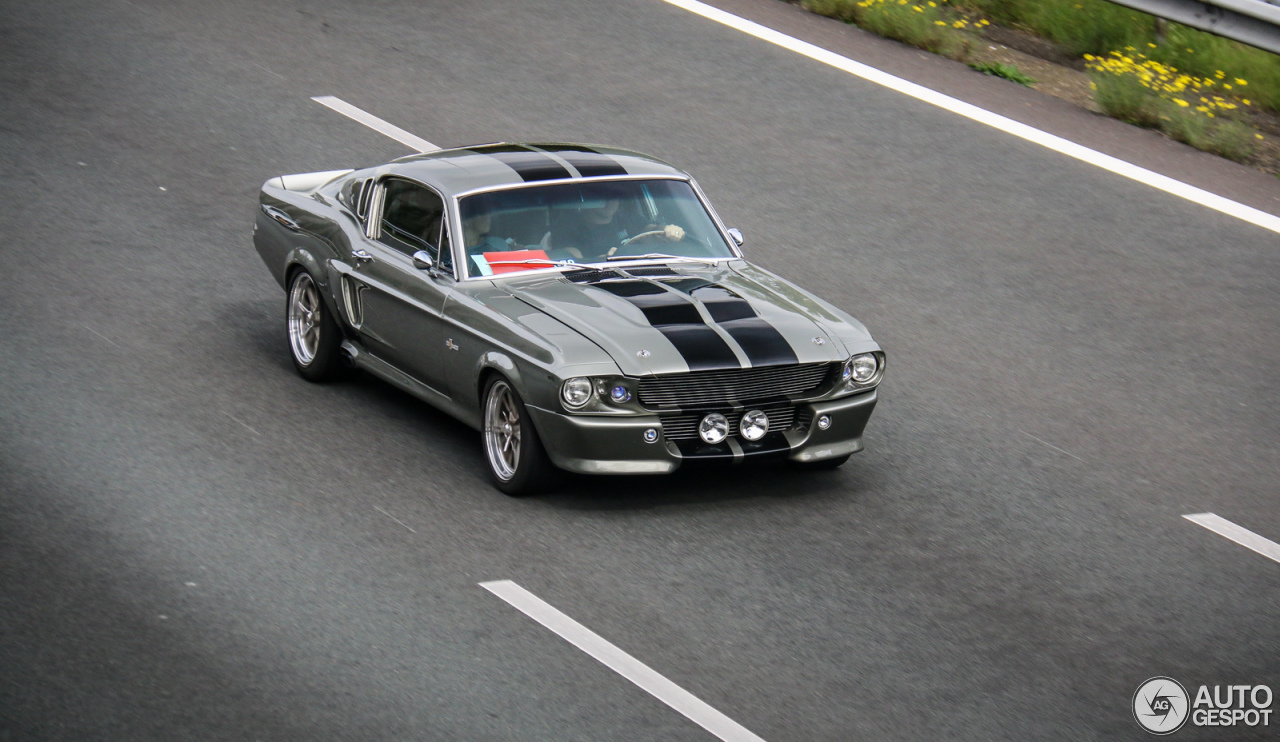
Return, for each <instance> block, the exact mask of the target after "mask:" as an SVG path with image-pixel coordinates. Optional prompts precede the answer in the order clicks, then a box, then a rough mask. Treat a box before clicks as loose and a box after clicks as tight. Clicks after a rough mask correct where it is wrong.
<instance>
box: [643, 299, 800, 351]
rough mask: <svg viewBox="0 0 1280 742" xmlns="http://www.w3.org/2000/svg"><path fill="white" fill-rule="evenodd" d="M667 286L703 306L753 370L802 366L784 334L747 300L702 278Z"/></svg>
mask: <svg viewBox="0 0 1280 742" xmlns="http://www.w3.org/2000/svg"><path fill="white" fill-rule="evenodd" d="M663 283H665V284H666V285H668V286H671V287H672V288H674V289H677V290H679V291H683V292H685V293H687V294H689V296H692V297H693V298H695V299H697V300H698V301H699V302H701V303H702V305H703V306H705V307H706V308H707V313H708V314H710V315H711V319H713V320H715V322H716V324H718V325H720V326H721V327H723V328H724V331H725V332H727V333H729V337H731V338H733V339H734V342H736V343H737V344H738V345H739V346H740V347H741V348H742V352H743V353H745V354H746V355H747V358H748V360H750V361H751V365H752V366H753V367H760V366H784V365H787V364H792V363H799V362H800V359H799V357H797V356H796V352H795V350H794V349H793V348H792V347H791V344H790V343H788V342H787V339H786V338H784V337H783V336H782V333H780V332H778V329H777V328H776V327H774V326H773V325H771V324H769V323H768V322H766V321H765V320H764V319H762V318H761V317H760V316H759V315H758V314H756V310H755V308H754V307H752V306H751V304H750V303H749V302H748V301H747V300H746V299H743V298H742V297H741V296H738V295H737V294H735V293H733V292H732V291H730V290H729V289H726V288H725V287H723V286H720V285H718V284H714V283H711V282H710V281H704V280H702V279H700V278H682V279H676V280H673V281H663Z"/></svg>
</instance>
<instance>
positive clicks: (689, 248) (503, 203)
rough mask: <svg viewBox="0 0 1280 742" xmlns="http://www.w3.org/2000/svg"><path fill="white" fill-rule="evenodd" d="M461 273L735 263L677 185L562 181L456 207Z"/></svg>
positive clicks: (706, 217) (698, 205)
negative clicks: (654, 260)
mask: <svg viewBox="0 0 1280 742" xmlns="http://www.w3.org/2000/svg"><path fill="white" fill-rule="evenodd" d="M461 210H462V231H463V238H464V243H465V247H466V253H467V259H466V262H467V273H468V275H471V276H480V275H484V276H489V275H494V274H500V273H510V272H514V271H527V270H539V269H544V268H550V267H554V266H556V265H560V264H564V263H603V262H606V261H608V260H609V259H611V258H612V259H615V260H617V259H619V258H621V257H625V256H629V255H634V256H643V255H650V254H662V255H671V256H677V257H689V258H701V259H706V258H728V257H733V252H732V250H730V248H729V245H728V243H726V242H725V240H724V237H722V236H721V234H720V231H719V230H718V229H717V228H716V225H715V222H713V221H712V219H711V215H710V214H708V213H707V210H706V209H705V208H703V206H702V202H701V201H699V200H698V196H697V194H696V193H694V190H693V187H692V186H691V185H689V183H687V182H685V181H682V180H631V181H605V182H589V183H564V184H560V185H548V186H539V187H531V188H516V189H512V190H507V191H495V192H491V193H481V194H477V195H475V196H468V197H466V198H464V199H462V201H461Z"/></svg>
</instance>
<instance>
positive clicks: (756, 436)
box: [738, 410, 769, 441]
mask: <svg viewBox="0 0 1280 742" xmlns="http://www.w3.org/2000/svg"><path fill="white" fill-rule="evenodd" d="M768 432H769V416H768V415H766V414H764V412H762V411H760V410H752V411H750V412H748V413H747V414H745V415H743V416H742V421H741V422H739V423H738V433H739V434H740V435H742V437H743V438H746V439H747V440H749V441H758V440H760V439H761V438H763V437H764V434H765V433H768Z"/></svg>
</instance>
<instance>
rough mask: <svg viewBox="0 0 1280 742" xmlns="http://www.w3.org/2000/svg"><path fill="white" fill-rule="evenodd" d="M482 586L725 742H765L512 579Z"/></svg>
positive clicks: (481, 584)
mask: <svg viewBox="0 0 1280 742" xmlns="http://www.w3.org/2000/svg"><path fill="white" fill-rule="evenodd" d="M480 587H483V588H484V589H485V590H488V591H489V592H491V593H493V594H494V595H497V596H498V597H499V598H502V599H503V600H505V601H507V602H508V603H510V604H511V605H512V606H514V607H515V608H516V609H517V610H519V611H520V612H521V613H523V614H525V615H526V616H528V617H529V618H532V619H533V620H534V621H537V622H538V623H540V624H542V625H543V626H545V627H547V628H548V629H551V631H553V632H555V633H556V634H559V635H560V638H562V639H564V640H565V641H567V642H569V643H570V644H572V645H573V646H575V647H577V648H578V649H581V650H582V651H584V652H586V653H587V654H589V655H591V656H592V657H594V658H596V659H597V660H599V661H600V662H601V663H603V664H604V665H605V666H606V667H608V668H609V669H610V670H613V671H614V672H616V673H618V674H619V675H621V676H622V677H624V678H626V679H627V680H630V681H631V682H633V683H635V684H636V685H638V686H640V688H642V689H643V690H645V691H646V692H648V693H650V694H651V695H653V696H654V697H655V698H657V699H658V700H659V701H662V702H663V703H665V704H667V705H668V706H670V707H671V708H673V709H675V710H676V711H679V712H680V713H682V714H684V715H685V716H686V717H688V718H689V719H690V720H691V721H692V722H693V723H695V724H697V725H698V726H700V727H702V728H703V729H706V730H707V731H708V732H711V733H712V734H714V735H715V736H717V737H719V738H720V739H722V740H725V742H764V740H763V739H761V738H760V737H758V736H756V735H755V734H753V733H752V732H751V731H749V730H748V729H746V728H745V727H743V726H742V725H741V724H739V723H737V722H736V721H734V720H733V719H730V718H729V717H727V716H725V715H724V714H722V713H720V712H719V711H716V710H715V709H713V708H711V706H709V705H707V704H706V703H705V702H703V701H702V700H700V699H698V698H697V697H696V696H694V695H693V694H692V693H690V692H689V691H687V690H685V689H684V688H681V687H680V686H678V685H676V684H675V683H673V682H671V681H670V680H667V679H666V678H664V677H663V676H661V675H659V674H658V673H657V672H655V671H653V670H652V669H651V668H650V667H649V666H648V665H646V664H644V663H643V662H641V661H640V660H638V659H636V658H635V657H632V656H631V655H629V654H627V653H626V652H624V651H622V650H621V649H618V648H617V647H615V646H614V645H612V644H610V643H609V642H607V641H605V640H604V639H603V638H602V637H601V636H600V635H599V634H597V633H595V632H594V631H592V630H591V629H588V628H587V627H586V626H583V625H582V624H580V623H578V622H577V621H574V620H573V619H572V618H569V617H568V616H566V615H565V614H563V613H561V612H560V611H558V610H556V609H555V608H553V607H552V606H551V605H550V604H548V603H546V602H544V601H543V600H542V599H541V598H539V597H538V596H536V595H534V594H533V593H531V592H529V591H528V590H525V589H524V588H522V587H520V586H519V585H517V584H516V583H514V582H512V581H511V580H498V581H496V582H482V583H480Z"/></svg>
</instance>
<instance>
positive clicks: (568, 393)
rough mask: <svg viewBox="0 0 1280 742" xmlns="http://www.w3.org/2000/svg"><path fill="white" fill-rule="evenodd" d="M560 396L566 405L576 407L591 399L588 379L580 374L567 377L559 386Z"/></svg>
mask: <svg viewBox="0 0 1280 742" xmlns="http://www.w3.org/2000/svg"><path fill="white" fill-rule="evenodd" d="M560 397H561V398H562V399H564V403H565V405H566V406H568V407H572V408H574V409H575V410H576V409H578V408H579V407H581V406H583V405H584V404H586V403H587V402H588V401H590V399H591V381H590V379H584V378H583V377H581V376H575V377H574V378H572V379H569V380H568V381H566V382H565V383H564V386H563V387H561V388H560Z"/></svg>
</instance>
